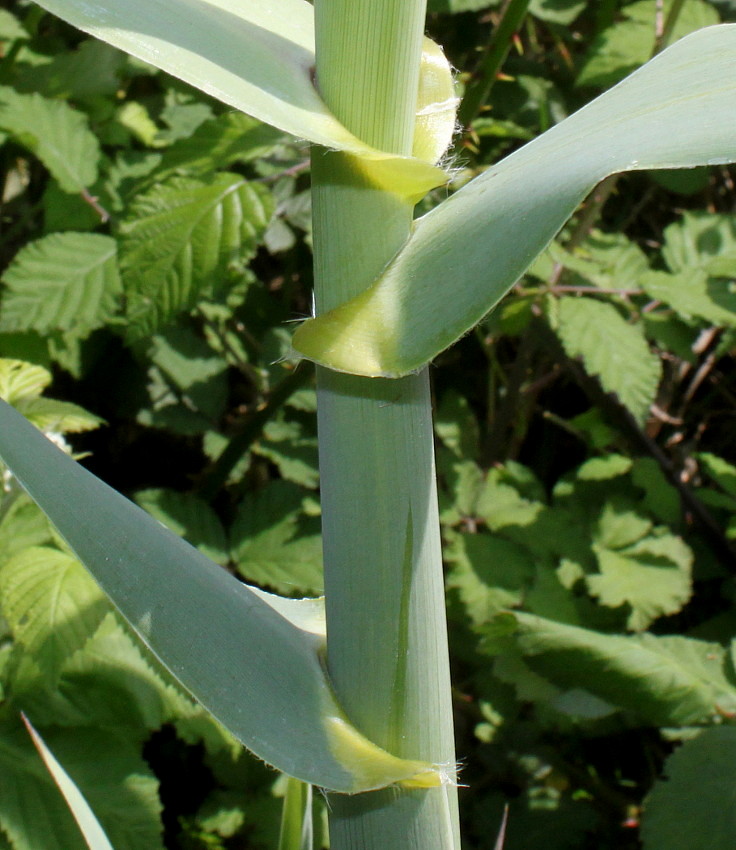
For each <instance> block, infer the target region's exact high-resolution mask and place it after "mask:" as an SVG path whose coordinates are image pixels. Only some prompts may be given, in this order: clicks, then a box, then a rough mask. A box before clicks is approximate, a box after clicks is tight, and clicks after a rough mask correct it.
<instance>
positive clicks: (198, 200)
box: [0, 0, 736, 850]
mask: <svg viewBox="0 0 736 850" xmlns="http://www.w3.org/2000/svg"><path fill="white" fill-rule="evenodd" d="M515 5H516V6H517V7H518V5H519V4H518V3H517V4H515ZM673 6H675V7H677V8H676V9H675V10H676V11H677V12H678V14H677V19H676V22H675V25H674V29H673V37H679V36H681V35H683V34H685V33H686V32H688V31H690V30H692V29H697V28H699V27H701V26H707V25H709V24H712V23H717V22H719V21H734V20H736V4H734V3H733V2H730V0H722V2H704V0H686V2H685V3H684V4H682V5H681V8H680V7H679V4H674V3H672V4H668V3H666V2H665V3H664V4H662V3H659V2H657V0H637V2H633V3H627V2H622V0H600V2H595V3H592V2H585V0H532V2H531V3H529V9H528V14H527V16H526V18H525V19H524V21H523V24H522V25H521V27H520V29H519V32H518V34H517V35H516V36H515V37H514V39H512V41H511V42H510V43H508V44H506V43H503V44H499V43H498V39H497V37H496V34H497V33H499V32H501V31H502V29H503V28H502V27H498V26H497V25H498V23H499V20H500V19H501V16H502V13H503V8H504V6H503V4H502V3H498V2H496V3H493V2H488V0H485V2H484V0H430V16H429V21H428V25H429V31H430V34H431V35H432V36H433V37H434V38H435V39H436V40H437V41H439V42H440V43H442V44H443V45H444V46H445V48H446V50H447V52H448V55H449V57H450V58H451V60H452V62H453V64H454V65H455V67H457V68H458V69H460V71H459V84H460V85H461V86H464V87H467V89H468V91H469V92H473V91H478V89H479V88H482V89H483V90H484V91H485V90H486V89H488V88H490V90H491V91H490V100H489V103H491V104H492V108H488V107H484V108H480V109H478V110H477V111H476V113H475V114H465V115H464V116H463V117H464V120H465V122H466V123H467V125H468V126H467V128H466V130H465V132H463V133H462V134H458V137H457V140H456V146H455V149H454V152H453V157H454V162H455V165H456V166H457V172H456V177H455V184H456V185H460V184H462V183H463V182H464V181H465V180H467V179H468V178H469V177H471V176H473V175H474V174H476V173H478V172H479V171H481V170H483V169H484V168H485V167H486V166H487V165H488V164H489V163H491V162H493V161H495V160H497V159H498V158H499V157H500V156H502V155H503V154H505V153H507V152H509V151H511V150H513V149H514V148H515V147H517V146H518V145H520V144H521V143H523V141H525V140H527V139H529V138H532V137H533V136H534V135H536V134H537V133H539V132H540V131H542V130H544V129H546V128H547V127H549V126H550V125H551V124H553V123H554V122H556V121H558V120H560V119H561V118H562V117H564V116H565V115H567V114H569V113H570V112H571V111H573V110H574V109H576V108H577V107H579V106H580V105H582V104H584V103H585V102H587V101H588V100H590V99H591V98H592V97H593V96H594V95H596V94H597V93H598V92H599V91H601V90H602V89H604V88H606V87H608V86H610V85H611V84H613V83H615V82H616V81H617V80H619V79H621V78H622V77H623V76H624V75H625V74H626V73H628V72H629V71H631V70H632V69H634V68H635V67H637V66H638V65H639V64H641V63H642V62H644V61H645V60H646V59H647V58H648V57H649V56H650V55H651V54H652V52H653V51H654V50H656V49H657V48H658V46H659V44H660V42H661V40H662V37H663V32H664V27H665V25H666V22H667V21H668V13H669V12H670V11H672V9H673ZM0 49H1V51H2V58H1V59H0V165H1V167H2V184H1V185H0V204H1V206H0V265H1V267H2V278H1V284H0V358H1V359H0V395H2V397H4V398H6V399H8V400H9V401H10V402H11V403H12V404H14V405H15V406H16V407H17V408H18V409H20V410H21V411H22V412H23V413H25V414H26V415H27V416H28V417H29V418H30V419H31V420H32V421H33V422H34V423H36V424H37V425H38V426H39V427H41V428H43V429H44V430H45V431H46V432H47V433H48V434H49V435H50V436H52V437H53V438H54V439H55V440H57V441H60V442H62V443H64V444H67V443H68V444H70V445H71V446H73V450H74V451H75V452H76V453H79V454H84V455H85V459H84V463H85V464H86V465H87V466H88V467H89V468H90V469H92V470H93V471H94V472H96V473H97V474H98V475H100V476H101V477H103V478H104V479H105V480H106V481H108V482H109V483H111V484H112V485H113V486H115V487H117V488H118V489H120V490H122V491H123V492H125V493H126V494H128V495H130V496H131V497H132V498H134V499H135V500H136V501H138V502H139V503H140V504H141V505H143V506H144V507H145V508H146V509H147V510H148V511H149V512H151V513H152V514H153V515H154V516H156V517H157V518H158V519H159V520H161V521H162V522H164V523H166V524H167V525H169V526H170V527H171V528H172V529H173V530H175V531H177V532H178V533H180V534H182V535H184V536H185V537H187V539H189V540H190V541H191V542H192V543H195V544H196V545H198V546H200V547H201V548H202V550H203V551H204V552H205V553H206V554H207V555H208V556H209V557H210V558H213V559H214V560H215V561H217V562H218V563H220V564H222V565H223V567H224V568H226V569H229V570H232V571H234V572H235V573H236V574H238V575H240V576H242V577H243V578H244V579H246V580H248V581H250V582H253V583H257V584H260V585H262V586H264V587H266V588H269V589H274V590H277V591H278V592H280V593H286V594H294V595H304V594H312V593H318V592H319V591H320V588H321V567H320V538H319V512H320V508H319V491H318V484H319V478H318V471H317V459H316V440H315V423H314V415H313V414H314V407H315V397H314V392H313V389H312V370H311V368H310V367H309V366H308V365H306V364H305V365H301V366H298V367H295V365H294V364H293V363H292V362H291V361H289V359H288V354H289V336H290V330H289V326H288V324H287V323H288V322H289V321H291V320H294V319H298V318H300V317H304V316H307V315H309V314H310V311H311V294H310V292H311V281H310V275H311V271H310V263H311V256H310V209H309V195H308V186H309V176H308V171H309V160H308V152H307V150H306V149H305V148H304V147H303V146H300V145H299V144H297V143H295V142H294V141H293V140H291V139H289V138H285V137H282V136H281V135H280V134H279V133H278V132H277V131H275V130H273V129H271V128H269V127H265V126H263V125H261V124H258V123H257V122H255V121H254V120H252V119H250V118H248V117H246V116H243V115H238V114H234V113H232V112H229V111H227V110H226V109H225V108H223V107H222V106H221V105H218V104H217V103H215V102H214V101H211V100H209V99H208V98H207V97H205V96H204V95H202V94H201V93H197V92H194V91H192V90H189V89H187V88H185V87H184V86H183V85H181V84H180V83H178V82H177V81H176V80H173V79H172V78H169V77H167V76H165V75H164V74H162V73H160V72H158V71H155V70H154V69H152V68H150V67H148V66H146V65H144V64H143V63H141V62H139V61H137V60H134V59H131V58H129V57H126V56H124V55H123V54H120V53H118V52H116V51H115V50H113V49H112V48H109V47H107V46H105V45H103V44H100V43H98V42H95V41H93V40H90V39H87V38H85V37H84V36H83V35H81V34H80V33H78V32H75V31H73V30H71V29H70V28H68V27H67V26H65V25H64V24H62V23H61V22H59V21H58V20H56V19H53V18H51V17H50V16H48V15H46V14H44V13H43V12H42V10H40V9H39V8H38V7H35V6H34V5H33V4H32V3H30V2H24V0H14V1H13V2H9V3H6V4H5V8H3V9H0ZM506 50H508V54H507V56H506V59H505V62H504V63H503V66H502V69H501V72H500V73H498V74H497V73H496V72H495V70H494V69H493V68H491V65H490V64H489V63H488V62H487V61H486V59H487V58H488V56H493V55H496V54H497V53H498V52H499V51H500V52H501V54H503V53H504V52H505V51H506ZM494 51H495V53H494ZM704 61H707V57H704ZM489 68H491V70H490V71H489V70H488V69H489ZM468 102H471V98H469V100H468ZM733 188H734V187H733V172H732V170H731V169H728V168H725V167H722V168H717V169H695V170H693V171H687V172H669V173H661V172H660V173H657V174H629V175H627V176H625V177H621V178H618V179H615V180H609V181H607V183H606V184H604V185H602V186H601V187H599V189H598V190H597V191H596V193H595V194H594V195H593V197H591V198H590V199H588V201H587V202H586V204H585V205H584V207H582V208H581V210H580V211H579V212H578V214H577V215H576V217H575V218H574V219H573V220H572V222H571V223H570V224H569V225H568V226H567V227H566V228H565V230H564V231H563V233H562V234H560V236H559V237H558V238H557V240H556V241H555V242H554V244H553V245H551V246H550V248H549V250H548V251H547V252H546V253H545V254H544V255H543V256H542V257H541V258H540V259H539V260H538V261H537V262H536V263H535V265H534V266H533V267H532V269H530V271H529V273H528V274H527V275H526V276H525V277H524V279H523V280H521V281H520V282H519V283H518V285H517V286H516V287H515V289H514V291H513V292H512V293H511V295H510V296H509V297H508V298H507V299H506V300H505V301H504V302H503V304H502V305H501V306H500V308H499V309H498V310H497V311H496V312H495V313H494V314H493V315H492V316H491V317H489V318H488V319H486V320H485V321H484V322H483V323H482V324H481V325H480V326H479V327H478V328H477V329H476V331H475V332H474V333H473V334H471V335H469V336H468V337H466V338H465V339H463V340H462V341H461V342H460V343H459V344H458V345H456V346H455V347H454V348H452V349H451V350H449V351H448V352H446V353H445V354H444V355H442V356H441V357H440V358H439V360H438V362H437V364H436V366H437V368H435V369H434V370H433V373H434V386H435V402H436V412H437V424H436V431H437V438H438V442H437V445H438V470H439V476H440V488H441V500H442V503H441V509H442V523H443V534H444V538H445V542H446V561H447V588H448V603H449V616H450V623H451V633H450V634H451V643H452V651H453V664H454V675H455V688H456V690H455V707H456V721H457V728H458V735H459V741H458V750H459V753H460V756H461V758H462V759H463V763H464V770H463V774H462V780H463V782H464V783H467V786H468V787H467V788H464V789H463V790H462V804H463V813H464V829H465V837H466V841H467V845H468V847H477V848H486V847H488V848H490V847H492V846H493V842H494V841H495V835H496V832H497V830H498V825H499V823H500V820H501V816H502V811H503V806H504V803H505V802H507V801H508V802H509V803H510V816H509V825H508V830H507V836H506V847H507V848H508V850H520V848H525V850H536V848H540V850H541V848H545V850H554V848H557V847H559V848H560V850H563V848H564V850H577V848H581V850H582V848H599V850H606V848H611V850H613V848H616V850H634V848H639V847H643V848H644V850H665V849H666V850H680V848H683V850H684V848H688V850H692V848H693V847H696V848H697V847H704V846H706V844H705V843H704V841H705V839H704V836H705V835H707V836H708V842H709V843H708V844H707V846H708V847H710V848H713V849H714V850H721V848H723V850H726V848H729V850H730V848H732V847H733V845H734V841H736V823H734V819H733V812H732V809H731V807H730V805H729V791H728V789H729V788H730V786H731V785H732V784H733V783H734V782H735V781H736V776H734V767H733V765H734V761H735V760H734V758H733V751H734V748H735V747H736V741H735V740H734V736H735V735H736V731H735V730H734V727H733V725H732V723H733V718H734V717H736V672H735V671H734V663H735V661H734V643H733V636H734V634H735V633H736V615H735V614H734V604H733V603H734V595H735V594H736V585H734V578H733V576H734V573H733V564H734V542H733V541H734V537H736V525H735V524H734V520H733V518H732V517H733V508H734V506H735V505H736V455H735V453H734V450H733V441H732V439H730V435H731V431H732V428H733V424H734V417H735V415H736V384H735V383H734V377H733V375H734V371H733V353H734V331H735V329H736V291H734V280H735V279H736V225H734V217H733V213H734V208H733V204H734V200H733V199H734V194H733ZM445 191H446V190H438V191H437V192H435V193H434V194H433V195H432V196H430V197H429V198H427V199H426V200H425V201H423V202H422V210H425V209H427V208H428V207H429V206H430V205H431V204H433V203H434V202H436V201H437V200H439V199H440V198H441V196H442V194H443V192H445ZM88 411H92V412H88ZM0 610H1V611H2V619H1V620H0V631H1V634H2V638H1V640H2V642H1V643H0V687H1V689H2V691H1V692H2V704H1V705H0V762H1V763H2V770H3V780H4V781H3V789H4V793H3V794H2V795H0V828H1V830H2V831H1V832H0V850H2V848H5V847H10V848H14V850H25V848H28V850H38V848H41V847H43V848H64V850H70V848H75V847H79V846H82V845H81V839H80V838H79V837H78V836H77V834H76V832H75V827H74V825H73V823H72V821H71V819H70V816H69V815H68V814H67V813H66V811H65V808H64V805H63V803H62V802H61V800H60V798H59V797H58V795H57V792H56V791H55V789H54V787H53V785H52V784H51V780H50V779H49V778H48V777H47V776H46V774H45V773H44V770H43V767H42V765H41V763H40V761H39V760H38V757H37V756H36V754H35V751H34V750H33V747H32V744H31V742H30V740H29V739H28V738H27V735H26V733H25V731H24V730H23V729H22V726H21V723H20V719H19V712H20V711H21V710H22V711H25V712H26V714H27V715H28V716H29V718H30V719H31V720H32V722H33V723H34V725H35V726H36V727H37V728H38V729H39V730H40V731H41V732H42V734H43V736H44V738H45V740H46V741H47V743H48V744H49V745H50V746H51V748H52V749H53V750H54V752H55V754H56V755H57V757H58V758H59V759H60V760H61V761H62V763H63V764H64V766H65V768H66V769H67V770H68V771H69V773H70V775H72V777H73V778H74V779H75V781H77V782H78V783H79V785H80V787H81V788H82V789H83V791H84V792H85V794H86V795H87V796H88V798H89V800H90V802H91V804H92V806H93V807H94V809H95V811H96V813H97V814H98V816H99V817H100V819H101V821H102V823H103V825H104V826H105V828H106V830H107V831H108V834H109V835H110V838H111V840H112V842H113V844H114V845H115V847H116V848H120V850H125V848H140V847H146V848H152V850H153V848H157V847H161V848H163V847H168V848H209V847H215V848H217V847H219V848H228V849H229V850H237V848H254V850H257V848H271V847H274V846H275V843H276V839H277V835H278V818H279V808H280V805H279V800H278V797H279V796H280V795H282V794H283V789H284V786H283V781H282V780H281V779H279V778H278V777H276V776H275V775H273V774H272V773H270V772H268V771H267V770H266V769H265V768H264V767H262V766H261V765H260V764H258V763H257V762H255V761H254V760H253V759H252V758H251V757H249V756H247V755H246V754H244V753H242V752H241V751H240V750H239V748H238V747H237V746H236V745H235V744H234V742H233V741H232V740H231V739H230V738H229V736H228V735H227V734H226V733H225V732H223V731H222V730H221V729H220V728H219V727H217V726H216V724H215V723H214V722H213V721H211V720H210V719H208V718H207V716H206V715H205V714H204V713H203V712H202V711H201V710H200V709H198V708H197V707H196V706H195V705H194V704H193V703H192V702H191V700H190V699H189V698H188V697H187V696H186V695H185V694H183V693H181V692H180V691H179V690H178V689H177V688H176V687H175V686H174V685H173V684H172V683H171V681H170V680H169V679H168V677H167V676H166V674H165V673H164V672H163V671H162V670H161V669H160V668H159V667H158V666H157V664H156V662H155V661H154V660H153V659H152V658H150V657H149V656H148V655H146V654H145V652H144V651H143V650H142V649H141V648H140V647H139V646H138V644H137V642H136V639H135V638H134V637H133V636H132V635H131V634H130V633H129V632H128V631H127V630H126V628H125V627H124V626H123V624H122V622H121V621H120V620H119V618H118V617H117V616H116V614H115V612H114V611H112V610H111V609H110V607H109V605H108V603H107V602H106V601H105V599H104V598H103V597H102V596H101V594H100V592H99V591H98V590H97V588H96V586H95V585H94V583H93V582H92V581H91V580H90V579H89V578H87V575H86V573H85V572H84V571H83V569H82V568H81V567H80V566H79V564H77V563H76V561H75V560H74V559H73V558H72V557H71V555H70V554H69V552H68V551H67V550H66V548H65V545H64V543H63V542H62V541H61V540H60V539H59V538H58V536H57V535H56V534H55V532H54V531H53V529H51V528H50V527H49V526H48V524H47V522H46V520H45V519H44V517H43V515H42V514H41V513H40V512H39V511H38V510H37V509H36V508H35V506H34V505H33V504H32V503H31V502H30V501H29V500H28V499H27V497H25V496H24V495H23V494H22V493H21V492H20V491H19V489H18V487H17V485H16V484H15V482H14V481H13V479H12V478H11V477H10V476H9V475H7V474H6V475H5V476H4V478H3V492H2V500H1V501H0ZM321 805H322V804H321V801H320V800H317V802H316V806H317V807H318V809H319V808H320V807H321Z"/></svg>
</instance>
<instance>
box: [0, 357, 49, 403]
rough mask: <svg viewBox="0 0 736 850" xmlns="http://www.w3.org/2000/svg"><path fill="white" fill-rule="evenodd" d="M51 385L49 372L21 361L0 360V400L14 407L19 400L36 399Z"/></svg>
mask: <svg viewBox="0 0 736 850" xmlns="http://www.w3.org/2000/svg"><path fill="white" fill-rule="evenodd" d="M50 383H51V372H49V370H48V369H44V367H43V366H36V365H35V364H33V363H25V362H24V361H22V360H12V359H10V358H7V357H3V358H0V398H3V399H5V401H7V402H8V404H12V405H16V404H17V403H18V401H19V400H20V399H32V398H37V397H38V396H40V395H41V393H42V392H43V391H44V390H45V389H46V387H48V385H49V384H50Z"/></svg>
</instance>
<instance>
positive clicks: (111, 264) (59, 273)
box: [0, 232, 122, 335]
mask: <svg viewBox="0 0 736 850" xmlns="http://www.w3.org/2000/svg"><path fill="white" fill-rule="evenodd" d="M2 280H3V283H4V285H5V289H4V292H3V297H2V313H1V314H0V329H1V330H5V331H26V330H37V331H40V332H42V333H46V332H48V331H50V330H62V331H69V330H73V331H74V332H75V333H76V334H79V335H85V334H88V333H89V332H90V331H91V330H93V329H94V328H98V327H101V326H102V325H104V324H105V323H106V322H108V321H109V320H110V319H111V318H112V316H113V315H114V314H115V312H116V311H117V309H118V305H119V301H120V296H121V293H122V286H121V283H120V276H119V274H118V267H117V243H116V241H115V240H114V239H113V238H111V237H110V236H103V235H101V234H97V233H73V232H68V233H52V234H50V235H48V236H43V237H42V238H41V239H37V240H35V241H34V242H29V243H28V244H27V245H25V246H24V247H23V248H21V250H20V251H19V252H18V253H17V254H16V255H15V257H14V258H13V261H12V262H11V264H10V266H9V267H8V269H7V270H6V271H5V273H4V274H3V278H2Z"/></svg>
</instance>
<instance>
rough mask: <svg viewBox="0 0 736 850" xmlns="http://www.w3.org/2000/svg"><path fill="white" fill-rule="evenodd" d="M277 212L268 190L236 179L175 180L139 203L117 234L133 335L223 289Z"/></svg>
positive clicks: (144, 332)
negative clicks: (274, 211)
mask: <svg viewBox="0 0 736 850" xmlns="http://www.w3.org/2000/svg"><path fill="white" fill-rule="evenodd" d="M273 206H274V202H273V199H272V196H271V195H270V193H269V192H268V191H267V190H266V189H265V188H264V187H262V186H259V185H257V184H249V183H248V182H247V181H246V180H244V179H243V178H242V177H240V176H238V175H236V174H218V175H215V176H214V177H213V178H211V179H209V180H206V181H205V180H198V179H194V178H188V177H173V178H171V179H169V180H168V181H167V182H165V183H163V184H161V185H157V186H155V187H154V188H152V189H150V190H149V191H148V192H146V193H145V194H143V195H139V196H138V197H137V198H135V200H134V201H133V203H132V204H131V206H130V209H129V213H128V217H127V219H126V221H125V222H123V224H122V225H121V228H120V234H121V266H122V274H123V283H124V286H125V293H126V297H127V299H128V317H129V320H130V332H131V333H132V335H134V336H144V335H148V334H149V333H151V332H153V331H155V330H157V329H158V328H159V327H161V326H162V325H165V324H166V323H167V322H169V321H170V320H171V319H173V318H174V316H176V315H177V313H180V312H182V311H184V310H188V309H191V308H193V307H195V306H196V304H197V303H198V302H199V301H200V300H202V299H204V298H206V297H207V296H209V295H211V294H212V293H213V292H215V291H217V290H221V289H222V288H223V287H224V286H226V285H227V283H228V280H229V278H230V277H231V276H233V275H235V274H238V273H239V272H240V271H241V270H242V267H243V264H244V263H245V262H247V260H249V259H250V258H251V257H252V256H253V254H254V252H255V248H256V244H257V241H258V239H259V238H260V236H261V235H262V234H263V232H264V231H265V228H266V226H267V225H268V222H269V220H270V218H271V215H272V213H273Z"/></svg>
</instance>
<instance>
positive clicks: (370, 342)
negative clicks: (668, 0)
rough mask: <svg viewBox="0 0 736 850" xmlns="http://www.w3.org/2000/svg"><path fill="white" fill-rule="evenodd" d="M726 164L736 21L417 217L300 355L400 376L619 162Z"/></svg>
mask: <svg viewBox="0 0 736 850" xmlns="http://www.w3.org/2000/svg"><path fill="white" fill-rule="evenodd" d="M734 161H736V25H722V26H716V27H708V28H705V29H703V30H699V31H698V32H695V33H693V34H692V35H689V36H687V37H686V38H683V39H682V40H681V41H679V42H677V43H676V44H675V45H673V46H672V47H670V48H669V49H668V50H666V51H664V52H663V53H661V54H660V55H659V56H657V57H656V58H655V59H653V60H652V61H651V62H648V63H647V64H646V65H644V66H643V67H642V68H640V69H639V70H638V71H636V72H635V73H634V74H632V75H631V76H630V77H628V78H627V79H625V80H624V81H623V82H621V83H619V84H618V85H617V86H615V87H614V88H613V89H611V90H610V91H608V92H606V93H605V94H603V95H601V96H600V97H599V98H597V99H596V100H594V101H593V102H592V103H590V104H588V105H587V106H586V107H584V108H583V109H581V110H580V111H579V112H577V113H575V114H574V115H572V116H571V117H570V118H568V119H566V120H565V121H563V122H561V123H560V124H558V125H557V126H555V127H553V128H552V129H551V130H549V131H548V132H547V133H545V134H544V135H542V136H540V137H539V138H537V139H535V140H534V141H532V142H530V143H529V144H528V145H526V146H525V147H523V148H522V149H521V150H519V151H517V152H516V153H514V154H512V155H511V156H509V157H507V158H506V159H504V160H503V161H501V162H500V163H498V164H497V165H495V166H492V167H491V168H489V169H488V171H486V172H485V173H484V174H483V175H481V176H480V177H478V178H476V179H475V180H473V181H472V182H471V183H469V184H468V185H467V186H465V187H463V188H462V189H461V190H460V191H459V192H457V193H456V194H455V195H453V196H452V197H451V198H449V199H448V200H447V201H445V202H443V203H442V204H440V205H439V206H438V207H436V208H435V209H434V210H432V211H431V212H430V213H428V214H427V215H425V216H424V217H423V218H422V219H420V220H419V221H418V222H417V223H416V226H415V229H414V232H413V234H412V236H411V237H410V239H409V240H408V241H407V243H406V244H405V246H404V247H403V248H402V249H401V251H400V252H399V253H398V254H397V256H396V257H395V258H394V260H393V261H392V262H391V263H390V264H389V266H388V267H387V268H386V270H385V272H384V273H383V275H382V276H381V277H380V278H379V279H378V280H377V281H376V282H375V283H374V284H373V285H372V286H371V287H370V288H369V289H367V290H366V291H365V292H363V293H361V295H359V296H358V297H356V298H354V299H352V300H351V301H349V302H347V303H346V304H344V305H341V306H340V307H338V308H336V309H335V310H333V311H331V312H329V313H325V314H324V315H323V316H320V317H318V318H316V319H312V320H309V321H307V322H305V323H304V324H303V325H302V326H301V327H300V328H299V329H298V330H297V332H296V334H295V336H294V343H293V345H294V348H295V349H296V351H297V352H298V353H299V354H301V355H303V356H305V357H307V358H309V359H310V360H314V361H316V362H317V363H320V364H322V365H325V366H328V367H330V368H332V369H336V370H338V371H342V372H351V373H354V374H357V375H368V376H384V377H399V376H401V375H405V374H408V373H410V372H414V371H416V370H418V369H420V368H421V367H422V366H424V365H425V364H426V363H428V362H429V361H430V360H431V359H432V358H433V357H435V356H436V355H437V354H439V353H440V352H441V351H443V350H444V349H445V348H447V347H448V346H449V345H451V344H452V343H453V342H455V341H456V340H457V339H459V338H460V337H461V336H462V335H463V334H464V333H466V332H467V331H468V330H470V329H471V328H472V327H473V326H474V325H475V324H476V323H477V322H479V321H480V319H481V318H482V317H483V316H484V315H485V314H486V313H487V312H488V311H489V310H490V309H491V308H492V307H493V306H495V304H496V303H498V301H499V300H500V298H501V297H502V296H503V295H504V294H505V293H506V292H507V291H508V290H509V289H510V288H511V286H513V284H514V283H515V282H516V280H518V278H519V277H520V276H521V275H522V274H523V272H524V271H525V270H526V269H527V268H528V267H529V265H530V264H531V262H532V261H533V260H534V258H535V257H536V256H537V255H538V254H539V253H540V252H541V251H542V250H543V249H544V248H545V246H546V245H547V244H548V243H549V242H550V240H551V239H552V238H553V237H554V236H555V234H556V233H557V231H558V230H559V229H560V228H561V227H562V225H563V224H564V223H565V221H566V220H567V219H568V218H569V216H570V215H571V214H572V213H573V211H574V210H575V207H576V206H577V205H578V204H579V203H580V201H581V200H582V199H583V198H584V197H585V195H586V194H587V193H588V192H589V191H590V190H591V189H592V188H593V187H594V186H595V184H596V183H598V182H599V181H600V180H602V179H603V178H604V177H606V176H608V175H610V174H613V173H616V172H621V171H632V170H636V169H650V168H688V167H693V166H697V165H707V164H720V163H726V162H734Z"/></svg>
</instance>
